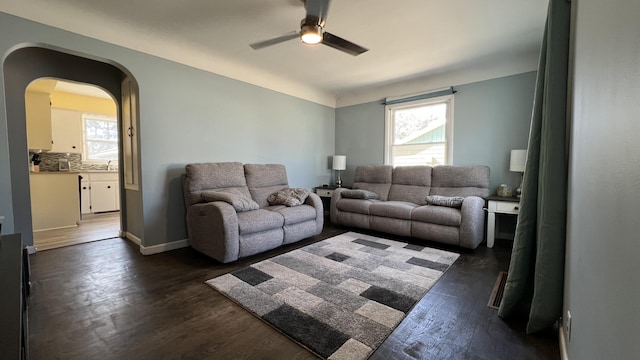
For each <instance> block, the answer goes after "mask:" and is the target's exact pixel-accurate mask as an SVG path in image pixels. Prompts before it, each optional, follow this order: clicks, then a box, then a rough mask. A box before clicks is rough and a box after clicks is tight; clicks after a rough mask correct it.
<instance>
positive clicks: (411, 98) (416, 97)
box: [382, 86, 458, 105]
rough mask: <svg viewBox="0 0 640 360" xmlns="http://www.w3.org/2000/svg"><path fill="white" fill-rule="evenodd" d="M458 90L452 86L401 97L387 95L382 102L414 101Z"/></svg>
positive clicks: (388, 103) (390, 103)
mask: <svg viewBox="0 0 640 360" xmlns="http://www.w3.org/2000/svg"><path fill="white" fill-rule="evenodd" d="M457 92H458V91H457V90H454V89H453V86H450V87H448V88H445V89H439V90H435V91H431V92H427V93H422V94H417V95H410V96H406V97H401V98H394V97H387V98H386V99H384V101H383V102H382V105H393V104H400V103H404V102H409V101H414V100H424V99H430V98H434V97H438V96H444V95H451V94H455V93H457Z"/></svg>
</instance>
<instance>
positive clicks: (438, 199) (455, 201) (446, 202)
mask: <svg viewBox="0 0 640 360" xmlns="http://www.w3.org/2000/svg"><path fill="white" fill-rule="evenodd" d="M426 200H427V205H436V206H447V207H452V208H460V207H462V202H463V201H464V198H463V197H462V196H440V195H429V196H427V199H426Z"/></svg>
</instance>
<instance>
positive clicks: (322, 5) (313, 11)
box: [304, 0, 329, 26]
mask: <svg viewBox="0 0 640 360" xmlns="http://www.w3.org/2000/svg"><path fill="white" fill-rule="evenodd" d="M304 8H305V10H306V11H307V17H308V16H313V17H316V18H318V19H319V20H318V25H320V26H324V22H325V20H326V19H327V14H328V13H329V0H304Z"/></svg>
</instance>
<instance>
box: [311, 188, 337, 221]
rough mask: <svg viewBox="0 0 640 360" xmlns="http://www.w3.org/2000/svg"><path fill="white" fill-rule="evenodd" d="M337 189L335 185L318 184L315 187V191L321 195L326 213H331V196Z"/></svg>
mask: <svg viewBox="0 0 640 360" xmlns="http://www.w3.org/2000/svg"><path fill="white" fill-rule="evenodd" d="M335 189H336V187H335V186H318V187H316V188H314V189H313V190H314V192H315V193H316V194H318V196H320V200H322V206H323V207H324V215H325V216H326V215H329V207H330V205H331V197H332V196H333V191H334V190H335Z"/></svg>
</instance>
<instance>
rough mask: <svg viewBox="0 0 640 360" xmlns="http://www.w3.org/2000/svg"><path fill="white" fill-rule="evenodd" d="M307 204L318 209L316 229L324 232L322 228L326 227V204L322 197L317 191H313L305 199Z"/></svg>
mask: <svg viewBox="0 0 640 360" xmlns="http://www.w3.org/2000/svg"><path fill="white" fill-rule="evenodd" d="M304 203H305V204H307V205H311V206H313V208H314V209H316V231H317V232H318V234H319V233H321V232H322V228H323V227H324V205H323V204H322V199H320V196H318V194H316V193H311V194H309V196H307V199H306V200H305V201H304Z"/></svg>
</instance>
